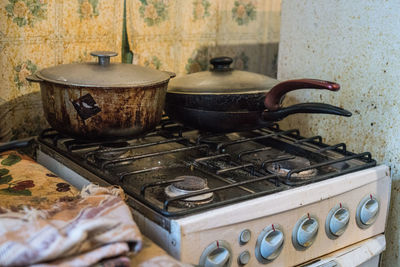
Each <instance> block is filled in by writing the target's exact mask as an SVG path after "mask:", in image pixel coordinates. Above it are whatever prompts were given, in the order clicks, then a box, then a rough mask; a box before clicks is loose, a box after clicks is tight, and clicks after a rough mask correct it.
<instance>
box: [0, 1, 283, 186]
mask: <svg viewBox="0 0 400 267" xmlns="http://www.w3.org/2000/svg"><path fill="white" fill-rule="evenodd" d="M123 10H124V1H121V0H113V1H112V0H70V1H56V0H3V1H0V19H1V22H2V23H0V53H1V60H0V69H1V77H2V79H1V80H0V121H2V122H3V123H2V127H0V142H3V141H7V140H12V139H19V138H23V137H27V136H31V135H37V134H38V133H39V132H40V131H41V130H42V129H43V128H46V127H48V124H47V123H46V120H45V119H44V116H43V111H42V108H41V98H40V88H39V85H38V84H36V83H30V82H28V81H26V79H25V78H26V77H27V76H28V75H30V74H33V73H35V72H36V71H38V70H40V69H42V68H46V67H49V66H53V65H57V64H65V63H72V62H86V61H94V60H95V59H94V58H92V56H90V52H91V51H93V50H112V51H116V52H118V53H121V50H122V51H124V49H125V50H126V48H127V47H128V50H131V51H124V54H126V53H127V52H132V53H133V63H135V64H140V65H143V66H147V67H150V68H155V69H160V70H168V71H174V72H175V73H177V75H185V74H187V73H193V72H197V71H203V70H207V69H208V68H209V60H210V59H211V58H212V57H215V56H230V57H232V58H233V60H234V62H233V64H232V67H234V68H236V69H242V70H248V71H253V72H259V73H264V74H267V75H272V76H274V75H276V57H277V52H278V51H277V47H278V45H277V44H278V41H279V38H277V36H278V35H279V20H280V0H271V1H263V0H126V12H127V16H126V33H127V34H126V36H125V37H124V38H123V32H122V31H123ZM277 33H278V34H277ZM122 39H124V40H126V39H127V40H128V44H126V43H125V44H124V45H123V43H122ZM112 61H114V62H121V55H119V56H118V57H116V58H113V59H112ZM125 62H126V61H125ZM60 188H61V187H60ZM60 190H61V189H60Z"/></svg>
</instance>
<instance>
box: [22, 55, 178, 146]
mask: <svg viewBox="0 0 400 267" xmlns="http://www.w3.org/2000/svg"><path fill="white" fill-rule="evenodd" d="M91 55H92V56H97V57H98V63H95V62H87V63H78V64H64V65H58V66H54V67H50V68H46V69H43V70H40V71H38V72H37V73H35V74H33V75H31V76H29V77H28V78H27V79H28V80H29V81H31V82H39V83H40V90H41V95H42V102H43V108H44V114H45V117H46V119H47V121H48V122H49V124H50V125H51V126H52V127H53V128H54V129H56V130H57V131H59V132H61V133H64V134H67V135H70V136H73V137H75V138H79V139H110V138H122V137H131V136H135V135H138V134H141V133H144V132H146V131H149V130H151V129H153V128H154V127H155V126H156V125H157V124H158V123H159V122H160V120H161V115H162V111H163V108H164V101H165V94H166V90H167V85H168V81H169V79H170V78H172V77H174V76H175V74H173V73H168V72H163V71H158V70H154V69H149V68H145V67H141V66H138V65H132V64H120V63H110V57H113V56H116V55H117V53H115V52H107V51H96V52H92V53H91Z"/></svg>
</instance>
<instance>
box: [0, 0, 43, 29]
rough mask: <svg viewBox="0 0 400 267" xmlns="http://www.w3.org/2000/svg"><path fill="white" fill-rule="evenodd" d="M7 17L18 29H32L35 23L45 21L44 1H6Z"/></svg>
mask: <svg viewBox="0 0 400 267" xmlns="http://www.w3.org/2000/svg"><path fill="white" fill-rule="evenodd" d="M8 1H9V4H7V5H6V7H5V9H6V11H7V16H8V17H9V18H12V21H13V22H14V23H16V24H17V25H18V26H19V27H23V26H25V25H29V26H30V27H33V26H34V24H35V22H36V21H40V20H43V19H46V12H47V10H46V5H47V4H46V3H45V1H44V0H8Z"/></svg>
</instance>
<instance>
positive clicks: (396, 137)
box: [278, 0, 400, 266]
mask: <svg viewBox="0 0 400 267" xmlns="http://www.w3.org/2000/svg"><path fill="white" fill-rule="evenodd" d="M399 10H400V2H399V1H392V0H388V1H363V0H353V1H346V0H338V1H329V0H298V1H291V0H284V1H282V23H281V38H280V46H279V60H278V62H279V63H278V78H279V79H282V80H285V79H292V78H301V77H311V78H319V79H326V80H332V81H336V82H338V83H339V84H340V85H341V90H340V91H339V92H337V93H332V92H328V91H318V90H314V91H313V90H301V91H297V92H291V93H290V94H289V95H288V97H287V99H286V101H285V103H284V104H285V105H289V104H291V103H299V102H325V103H329V104H332V105H337V106H340V107H343V108H345V109H348V110H350V111H351V112H352V113H353V116H352V117H351V118H339V117H334V116H330V115H304V114H299V115H295V116H291V117H289V118H287V119H286V120H284V121H282V122H281V126H282V127H284V128H300V130H301V132H302V134H303V135H305V136H314V135H321V136H322V137H324V141H325V142H328V143H330V144H335V143H341V142H345V143H346V144H347V148H348V150H350V151H354V152H364V151H369V152H371V153H372V156H373V158H375V159H376V160H377V161H378V163H379V164H387V165H389V166H390V167H391V169H392V175H393V182H392V198H391V208H390V214H389V219H388V227H387V232H386V241H387V249H386V252H385V253H384V257H383V266H400V261H399V239H400V231H399V229H398V225H399V222H400V214H399V204H400V198H399V191H400V172H399V167H400V163H399V155H400V126H399V125H400V124H399V122H400V116H399V114H400V105H399V99H400V88H399V85H400V13H399V12H398V11H399Z"/></svg>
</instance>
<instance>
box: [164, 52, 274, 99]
mask: <svg viewBox="0 0 400 267" xmlns="http://www.w3.org/2000/svg"><path fill="white" fill-rule="evenodd" d="M232 62H233V60H232V58H230V57H218V58H212V59H211V60H210V63H211V64H212V65H213V69H211V70H210V71H202V72H196V73H192V74H188V75H185V76H182V77H178V78H175V79H173V80H171V81H170V83H169V86H168V92H169V93H180V94H246V93H247V94H252V93H261V92H266V91H268V90H269V89H271V88H272V87H273V86H274V85H276V84H277V83H278V80H276V79H273V78H270V77H268V76H265V75H262V74H258V73H254V72H248V71H240V70H233V69H232V68H230V67H229V65H230V64H231V63H232Z"/></svg>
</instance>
